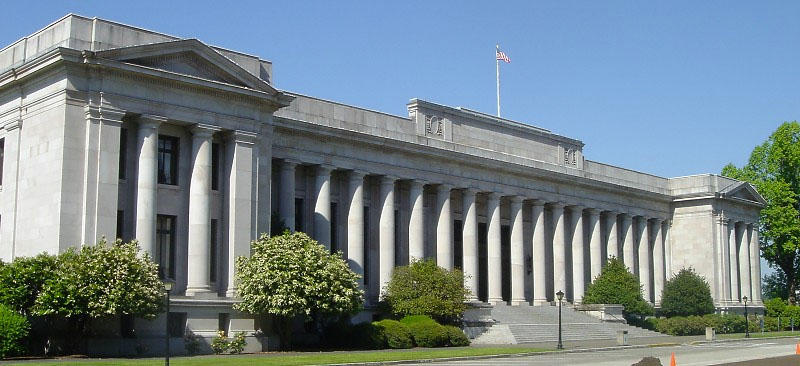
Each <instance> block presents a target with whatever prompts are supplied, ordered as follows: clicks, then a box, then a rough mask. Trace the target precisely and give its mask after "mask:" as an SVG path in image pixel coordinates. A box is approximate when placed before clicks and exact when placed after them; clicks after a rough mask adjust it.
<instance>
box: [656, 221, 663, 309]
mask: <svg viewBox="0 0 800 366" xmlns="http://www.w3.org/2000/svg"><path fill="white" fill-rule="evenodd" d="M661 225H662V221H661V219H653V234H654V235H653V237H654V239H653V297H654V299H655V305H656V306H660V305H661V293H662V292H663V291H664V282H665V281H666V270H665V268H664V240H663V235H662V233H661Z"/></svg>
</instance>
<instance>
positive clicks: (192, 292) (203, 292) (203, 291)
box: [186, 287, 217, 299]
mask: <svg viewBox="0 0 800 366" xmlns="http://www.w3.org/2000/svg"><path fill="white" fill-rule="evenodd" d="M186 296H192V297H198V298H204V299H207V298H210V297H217V293H216V292H214V291H211V289H210V288H208V287H188V288H186Z"/></svg>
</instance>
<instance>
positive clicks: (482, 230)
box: [478, 222, 489, 302]
mask: <svg viewBox="0 0 800 366" xmlns="http://www.w3.org/2000/svg"><path fill="white" fill-rule="evenodd" d="M488 239H489V233H488V232H487V231H486V223H483V222H482V223H479V224H478V299H479V300H481V301H483V302H486V301H488V296H487V293H488V292H489V288H488V285H489V282H488V281H487V280H486V277H487V276H488V275H489V270H488V262H487V249H488V247H487V245H486V243H487V242H488Z"/></svg>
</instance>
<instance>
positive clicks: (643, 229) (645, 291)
mask: <svg viewBox="0 0 800 366" xmlns="http://www.w3.org/2000/svg"><path fill="white" fill-rule="evenodd" d="M636 221H637V222H636V224H637V231H638V233H639V244H638V245H637V247H638V249H639V253H638V254H639V258H638V259H639V284H641V285H642V297H644V300H645V301H647V302H649V303H652V302H653V297H652V291H651V290H650V225H648V224H647V218H646V217H644V216H639V217H638V219H637V220H636Z"/></svg>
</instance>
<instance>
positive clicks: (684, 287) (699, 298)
mask: <svg viewBox="0 0 800 366" xmlns="http://www.w3.org/2000/svg"><path fill="white" fill-rule="evenodd" d="M713 313H714V300H713V299H712V298H711V289H710V288H709V286H708V282H706V280H705V279H704V278H703V277H700V275H698V274H697V273H696V272H695V271H694V269H692V268H683V269H681V270H680V271H679V272H678V273H676V274H675V275H674V276H673V277H672V278H670V279H669V280H668V281H667V283H665V284H664V291H663V293H662V296H661V314H662V315H664V316H666V317H672V316H689V315H705V314H713Z"/></svg>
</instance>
